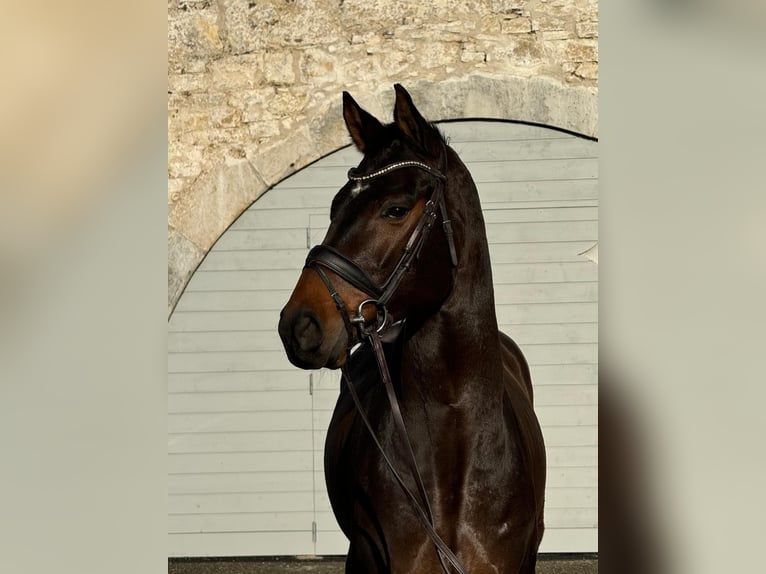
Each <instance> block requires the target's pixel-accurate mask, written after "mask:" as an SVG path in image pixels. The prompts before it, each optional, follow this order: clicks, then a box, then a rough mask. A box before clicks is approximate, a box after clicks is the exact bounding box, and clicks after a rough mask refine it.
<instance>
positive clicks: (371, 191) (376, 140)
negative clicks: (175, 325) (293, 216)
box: [279, 84, 456, 369]
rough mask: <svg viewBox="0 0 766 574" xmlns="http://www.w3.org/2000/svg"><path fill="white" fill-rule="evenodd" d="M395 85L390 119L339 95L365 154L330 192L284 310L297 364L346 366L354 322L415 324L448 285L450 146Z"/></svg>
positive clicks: (286, 338)
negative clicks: (316, 237)
mask: <svg viewBox="0 0 766 574" xmlns="http://www.w3.org/2000/svg"><path fill="white" fill-rule="evenodd" d="M395 90H396V103H395V105H394V122H393V123H391V124H387V125H383V124H382V123H381V122H380V121H378V120H377V119H376V118H375V117H373V116H372V115H371V114H369V113H368V112H366V111H365V110H364V109H362V108H361V107H360V106H359V104H357V103H356V101H354V99H353V98H352V97H351V96H350V95H349V94H348V93H347V92H344V93H343V117H344V120H345V123H346V127H347V129H348V133H349V135H350V136H351V139H352V141H353V143H354V145H355V146H356V147H357V149H358V150H359V151H360V152H362V153H363V154H364V156H363V158H362V160H361V162H360V163H359V165H358V167H357V168H355V169H352V170H350V171H349V181H348V182H347V183H346V184H345V185H344V186H343V187H342V188H341V189H340V191H338V193H337V194H336V196H335V198H334V199H333V201H332V206H331V209H330V227H329V229H328V231H327V235H326V236H325V238H324V240H323V242H322V244H321V245H320V246H318V247H315V248H314V249H312V250H311V252H310V253H309V256H308V258H307V261H306V266H305V267H304V269H303V271H302V273H301V276H300V278H299V280H298V283H297V284H296V286H295V289H294V291H293V293H292V295H291V297H290V300H289V301H288V302H287V305H285V307H284V309H283V310H282V313H281V315H280V321H279V334H280V337H281V339H282V342H283V344H284V346H285V350H286V352H287V356H288V358H289V360H290V361H291V362H292V363H293V364H294V365H296V366H297V367H301V368H306V369H316V368H320V367H328V368H339V367H341V366H342V365H343V364H344V363H345V362H346V360H347V359H348V356H349V350H350V349H351V347H352V346H353V345H354V344H356V343H357V342H359V338H360V336H359V330H358V329H356V328H354V327H353V326H359V327H361V326H362V325H363V324H364V323H373V324H374V326H375V328H384V327H386V326H388V325H390V324H392V323H394V322H396V321H400V320H402V319H405V318H406V319H407V321H408V323H410V324H413V325H416V324H417V323H418V322H420V321H422V320H423V319H424V318H425V317H427V316H429V315H430V314H433V313H434V312H435V311H436V310H437V309H438V308H439V306H440V305H441V304H442V302H443V301H444V300H445V299H446V297H447V296H448V295H449V293H450V290H451V288H452V277H453V271H454V268H453V267H454V264H455V257H456V256H455V249H454V245H453V243H452V237H451V232H450V228H449V223H446V224H445V221H448V219H449V218H448V216H447V208H446V203H445V197H444V192H445V190H446V187H447V186H446V178H447V176H448V165H447V163H448V162H447V159H448V148H447V145H446V143H445V141H444V138H443V137H442V136H441V134H440V133H439V131H438V130H437V129H436V128H435V127H434V126H433V125H432V124H430V123H429V122H428V121H426V120H425V119H424V118H423V116H422V115H421V114H420V112H418V110H417V109H416V108H415V105H414V104H413V102H412V98H411V97H410V95H409V94H408V93H407V91H406V90H405V89H404V88H403V87H402V86H400V85H398V84H397V85H396V86H395ZM439 220H441V224H439V225H434V223H435V222H437V221H439ZM432 228H433V233H431V229H432ZM450 261H452V265H451V264H450ZM383 323H385V324H383Z"/></svg>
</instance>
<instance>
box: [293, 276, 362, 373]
mask: <svg viewBox="0 0 766 574" xmlns="http://www.w3.org/2000/svg"><path fill="white" fill-rule="evenodd" d="M328 302H329V303H328ZM278 331H279V337H280V338H281V339H282V344H283V345H284V347H285V352H286V353H287V358H288V360H289V361H290V362H291V363H292V364H293V365H295V366H296V367H299V368H301V369H320V368H322V367H326V368H330V369H336V368H339V367H341V366H342V365H343V363H345V361H346V359H347V347H348V342H349V335H348V333H347V330H346V326H345V324H344V322H343V321H342V319H341V318H340V316H339V315H338V312H337V310H336V309H335V306H334V305H333V304H332V300H331V299H330V298H329V297H327V295H326V291H325V288H324V285H322V284H321V282H320V281H319V280H318V278H317V277H316V273H314V272H313V271H311V270H306V271H304V273H303V275H302V276H301V279H300V280H299V282H298V285H296V288H295V291H293V294H292V297H290V300H289V301H288V303H287V305H285V307H284V309H282V312H281V314H280V317H279V328H278Z"/></svg>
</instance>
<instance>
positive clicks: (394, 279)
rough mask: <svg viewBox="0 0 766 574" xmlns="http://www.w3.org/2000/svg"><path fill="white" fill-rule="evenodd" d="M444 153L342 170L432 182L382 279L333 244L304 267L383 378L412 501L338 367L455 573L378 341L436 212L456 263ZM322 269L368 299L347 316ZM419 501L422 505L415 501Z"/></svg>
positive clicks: (316, 251) (314, 252) (463, 573)
mask: <svg viewBox="0 0 766 574" xmlns="http://www.w3.org/2000/svg"><path fill="white" fill-rule="evenodd" d="M444 152H445V153H444V169H443V171H439V170H437V169H434V168H432V167H431V166H429V165H427V164H425V163H423V162H420V161H414V160H411V161H400V162H396V163H392V164H389V165H386V166H385V167H382V168H380V169H377V170H375V171H373V172H370V173H367V174H363V175H360V174H358V173H357V170H355V169H351V170H349V172H348V178H349V180H351V181H357V182H361V181H369V180H372V179H375V178H378V177H381V176H384V175H386V174H389V173H391V172H392V171H395V170H399V169H405V168H415V169H420V170H423V171H425V172H427V173H428V174H430V175H431V176H433V177H434V178H435V179H436V181H437V184H436V187H435V189H434V191H433V192H432V194H431V197H430V198H429V200H428V201H427V202H426V206H425V209H424V210H423V213H422V214H421V216H420V220H419V221H418V224H417V225H416V226H415V229H414V230H413V231H412V233H411V234H410V237H409V239H408V240H407V244H406V245H405V247H404V251H403V252H402V255H401V257H400V258H399V261H398V262H397V263H396V265H395V266H394V268H393V270H392V271H391V273H390V274H389V276H388V278H387V279H386V280H385V281H384V282H383V284H382V285H378V284H377V283H376V282H375V281H373V280H372V279H371V278H370V276H369V275H368V274H367V273H366V272H365V271H364V270H363V269H362V268H361V267H359V266H358V265H357V264H356V263H355V262H354V261H352V260H350V259H349V258H347V257H346V256H344V255H343V254H342V253H340V252H339V251H337V250H336V249H334V248H332V247H329V246H327V245H317V246H316V247H314V248H312V249H311V251H309V254H308V257H307V258H306V265H305V267H306V268H310V269H313V270H314V271H316V272H317V274H318V275H319V277H320V278H321V279H322V282H323V283H324V284H325V286H326V287H327V290H328V291H329V292H330V296H331V297H332V299H333V301H334V302H335V306H336V308H337V309H338V312H339V313H340V314H341V316H342V317H343V321H344V323H345V325H346V330H347V332H348V338H349V346H351V342H352V341H353V339H354V333H355V332H356V334H357V336H358V340H359V341H362V342H364V341H368V342H369V343H370V345H371V346H372V349H373V351H374V353H375V357H376V359H377V362H378V369H379V370H380V375H381V378H382V379H383V384H384V387H385V389H386V394H387V396H388V401H389V403H390V405H391V413H392V415H393V417H394V423H395V425H396V427H397V430H398V432H399V434H400V435H401V437H402V438H403V439H404V443H405V445H406V446H407V455H408V458H409V464H410V470H411V472H412V474H413V477H414V478H415V482H416V483H417V487H418V493H419V494H420V499H421V500H420V501H418V498H417V497H416V496H415V495H414V494H413V493H412V491H410V489H409V488H407V486H406V485H405V483H404V480H403V479H402V477H401V475H400V474H399V472H398V471H397V470H396V468H395V467H394V465H393V463H392V462H391V460H390V458H389V457H388V455H387V454H386V452H385V450H384V449H383V446H382V445H381V443H380V441H379V440H378V437H377V436H376V434H375V431H374V430H373V428H372V425H371V424H370V422H369V420H368V418H367V416H366V414H365V412H364V409H363V408H362V404H361V401H360V400H359V396H358V395H357V392H356V389H355V387H354V384H353V383H352V381H351V379H350V377H349V374H348V370H347V368H346V367H345V366H344V367H342V369H341V370H342V373H343V379H344V380H345V382H346V386H347V387H348V390H349V393H350V394H351V397H352V398H353V400H354V403H355V404H356V408H357V410H358V411H359V415H360V417H361V418H362V421H363V422H364V424H365V426H366V427H367V429H368V431H369V432H370V435H371V436H372V439H373V441H374V442H375V444H376V445H377V447H378V450H380V453H381V455H382V456H383V459H384V460H385V461H386V464H387V465H388V467H389V469H390V470H391V472H392V473H393V475H394V478H395V479H396V481H397V483H398V484H399V486H400V487H401V488H402V490H403V492H404V493H405V495H406V496H407V497H408V498H409V499H410V502H411V503H412V505H413V508H414V509H415V513H416V514H417V516H418V518H419V519H420V521H421V523H422V524H423V527H424V528H425V529H426V532H427V533H428V535H429V537H430V538H431V540H432V541H433V543H434V546H435V547H436V553H437V556H438V558H439V562H440V564H441V567H442V569H443V570H444V572H445V573H449V569H448V567H447V565H446V564H445V559H446V560H447V561H448V562H449V563H450V564H451V565H452V566H453V567H454V568H455V570H456V571H457V572H458V573H459V574H468V571H467V570H466V568H465V567H464V566H463V565H462V564H461V562H460V560H458V558H457V556H455V554H454V553H453V552H452V550H450V548H449V547H448V546H447V544H446V543H445V542H444V541H443V540H442V539H441V537H440V536H439V534H438V533H437V532H436V529H435V526H434V519H433V513H432V511H431V506H430V504H429V502H428V496H427V494H426V490H425V487H424V486H423V479H422V477H421V476H420V471H419V470H418V466H417V463H416V461H415V453H414V451H413V450H412V444H411V442H410V439H409V435H408V433H407V428H406V427H405V425H404V418H403V417H402V413H401V409H400V407H399V401H398V399H397V397H396V392H395V391H394V386H393V382H392V380H391V375H390V373H389V370H388V365H387V364H386V358H385V354H384V352H383V344H382V341H381V332H383V331H384V330H386V329H387V328H389V327H390V325H389V324H388V318H389V315H388V310H387V307H386V306H387V304H388V302H389V301H390V300H391V298H392V297H393V295H394V294H395V293H396V290H397V289H398V288H399V285H400V284H401V282H402V280H403V279H404V277H405V275H406V274H407V272H408V271H409V270H410V268H411V266H412V264H413V262H415V261H416V260H417V259H418V257H419V256H420V252H421V250H422V248H423V245H425V242H426V239H427V238H428V235H429V234H430V232H431V229H432V228H433V226H434V223H435V222H436V219H437V218H438V217H439V215H441V219H442V226H443V228H444V235H445V236H446V238H447V243H448V245H449V253H450V259H451V263H452V268H453V272H454V269H455V268H456V267H457V253H456V251H455V242H454V238H453V234H452V225H451V222H450V220H449V217H448V215H447V205H446V202H445V198H444V187H445V183H446V179H447V178H446V176H445V173H446V171H447V170H446V167H447V166H446V161H447V153H446V147H445V150H444ZM325 270H329V271H332V272H333V273H334V274H336V275H338V276H339V277H341V278H342V279H343V280H344V281H346V282H347V283H349V284H350V285H352V286H354V287H355V288H357V289H359V290H360V291H362V292H363V293H365V294H367V295H369V296H370V298H369V299H366V300H364V301H362V302H361V303H360V304H359V306H358V308H357V311H356V314H355V315H353V316H351V317H350V316H349V312H348V309H347V307H346V304H345V302H344V301H343V298H342V297H341V296H340V295H339V294H338V291H337V290H336V289H335V286H334V285H333V284H332V281H331V280H330V278H329V277H328V276H327V273H326V272H325ZM368 306H374V307H375V317H374V318H373V319H371V320H368V319H366V318H365V316H364V310H365V308H366V307H368ZM421 501H422V503H423V506H421V504H420V502H421Z"/></svg>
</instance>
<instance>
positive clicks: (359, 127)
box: [343, 92, 383, 153]
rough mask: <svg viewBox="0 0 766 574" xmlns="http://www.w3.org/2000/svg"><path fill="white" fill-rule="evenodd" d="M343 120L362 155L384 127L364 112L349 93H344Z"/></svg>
mask: <svg viewBox="0 0 766 574" xmlns="http://www.w3.org/2000/svg"><path fill="white" fill-rule="evenodd" d="M343 119H344V120H345V121H346V129H347V130H348V133H349V135H350V136H351V140H352V141H353V142H354V145H355V146H356V148H357V149H358V150H359V151H360V152H362V153H365V151H366V150H367V149H369V147H370V144H371V143H372V142H373V141H374V140H375V139H376V138H378V137H379V135H380V131H381V130H382V129H383V125H382V124H381V123H380V122H379V121H378V120H377V119H376V118H375V117H374V116H373V115H372V114H369V113H368V112H366V111H364V110H363V109H362V108H361V107H360V106H359V104H357V103H356V101H355V100H354V98H352V97H351V94H349V93H348V92H343Z"/></svg>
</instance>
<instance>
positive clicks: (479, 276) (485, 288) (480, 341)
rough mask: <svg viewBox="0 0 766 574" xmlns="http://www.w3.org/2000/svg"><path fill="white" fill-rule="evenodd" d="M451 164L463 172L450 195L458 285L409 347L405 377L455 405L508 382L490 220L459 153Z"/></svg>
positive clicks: (455, 179) (451, 186)
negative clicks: (486, 220) (486, 219)
mask: <svg viewBox="0 0 766 574" xmlns="http://www.w3.org/2000/svg"><path fill="white" fill-rule="evenodd" d="M450 162H451V166H452V169H453V170H454V171H456V172H457V176H451V177H450V178H448V179H449V183H448V185H447V191H446V194H445V197H446V199H447V208H448V212H449V216H450V218H451V219H452V222H453V229H454V234H455V243H456V245H457V246H458V266H457V270H456V273H455V280H454V284H453V288H452V291H451V293H450V295H449V296H448V297H447V299H446V300H445V301H444V303H443V304H442V306H441V308H440V309H439V310H438V311H437V312H436V313H435V314H434V315H433V316H432V317H430V318H429V319H427V320H426V321H425V322H424V323H423V325H422V327H421V328H420V329H418V331H417V333H415V334H414V335H413V336H412V337H411V338H410V340H409V341H408V343H407V345H406V347H405V350H404V353H405V355H404V358H405V364H406V365H409V366H406V367H405V370H404V374H405V376H407V374H409V376H408V377H407V378H408V379H410V380H411V381H413V382H414V383H415V384H419V385H420V386H421V387H422V388H421V390H420V394H424V393H425V394H430V395H432V396H433V397H434V398H435V399H436V400H439V401H440V402H446V403H451V404H454V403H456V402H460V401H461V400H462V399H463V398H465V396H466V395H469V394H471V393H475V392H478V393H482V394H486V393H487V392H489V391H490V388H488V387H492V388H494V389H496V390H498V391H499V389H501V388H502V378H503V377H502V362H501V352H500V341H499V338H498V327H497V316H496V314H495V297H494V288H493V285H492V267H491V263H490V258H489V246H488V244H487V237H486V232H485V227H484V217H483V215H482V211H481V205H480V203H479V197H478V193H477V191H476V188H475V185H474V184H473V180H472V179H471V177H470V175H469V174H468V171H467V169H466V168H465V166H463V164H462V162H460V160H459V159H458V158H457V155H456V154H454V153H452V154H451V157H450ZM435 382H437V383H438V384H434V383H435Z"/></svg>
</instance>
